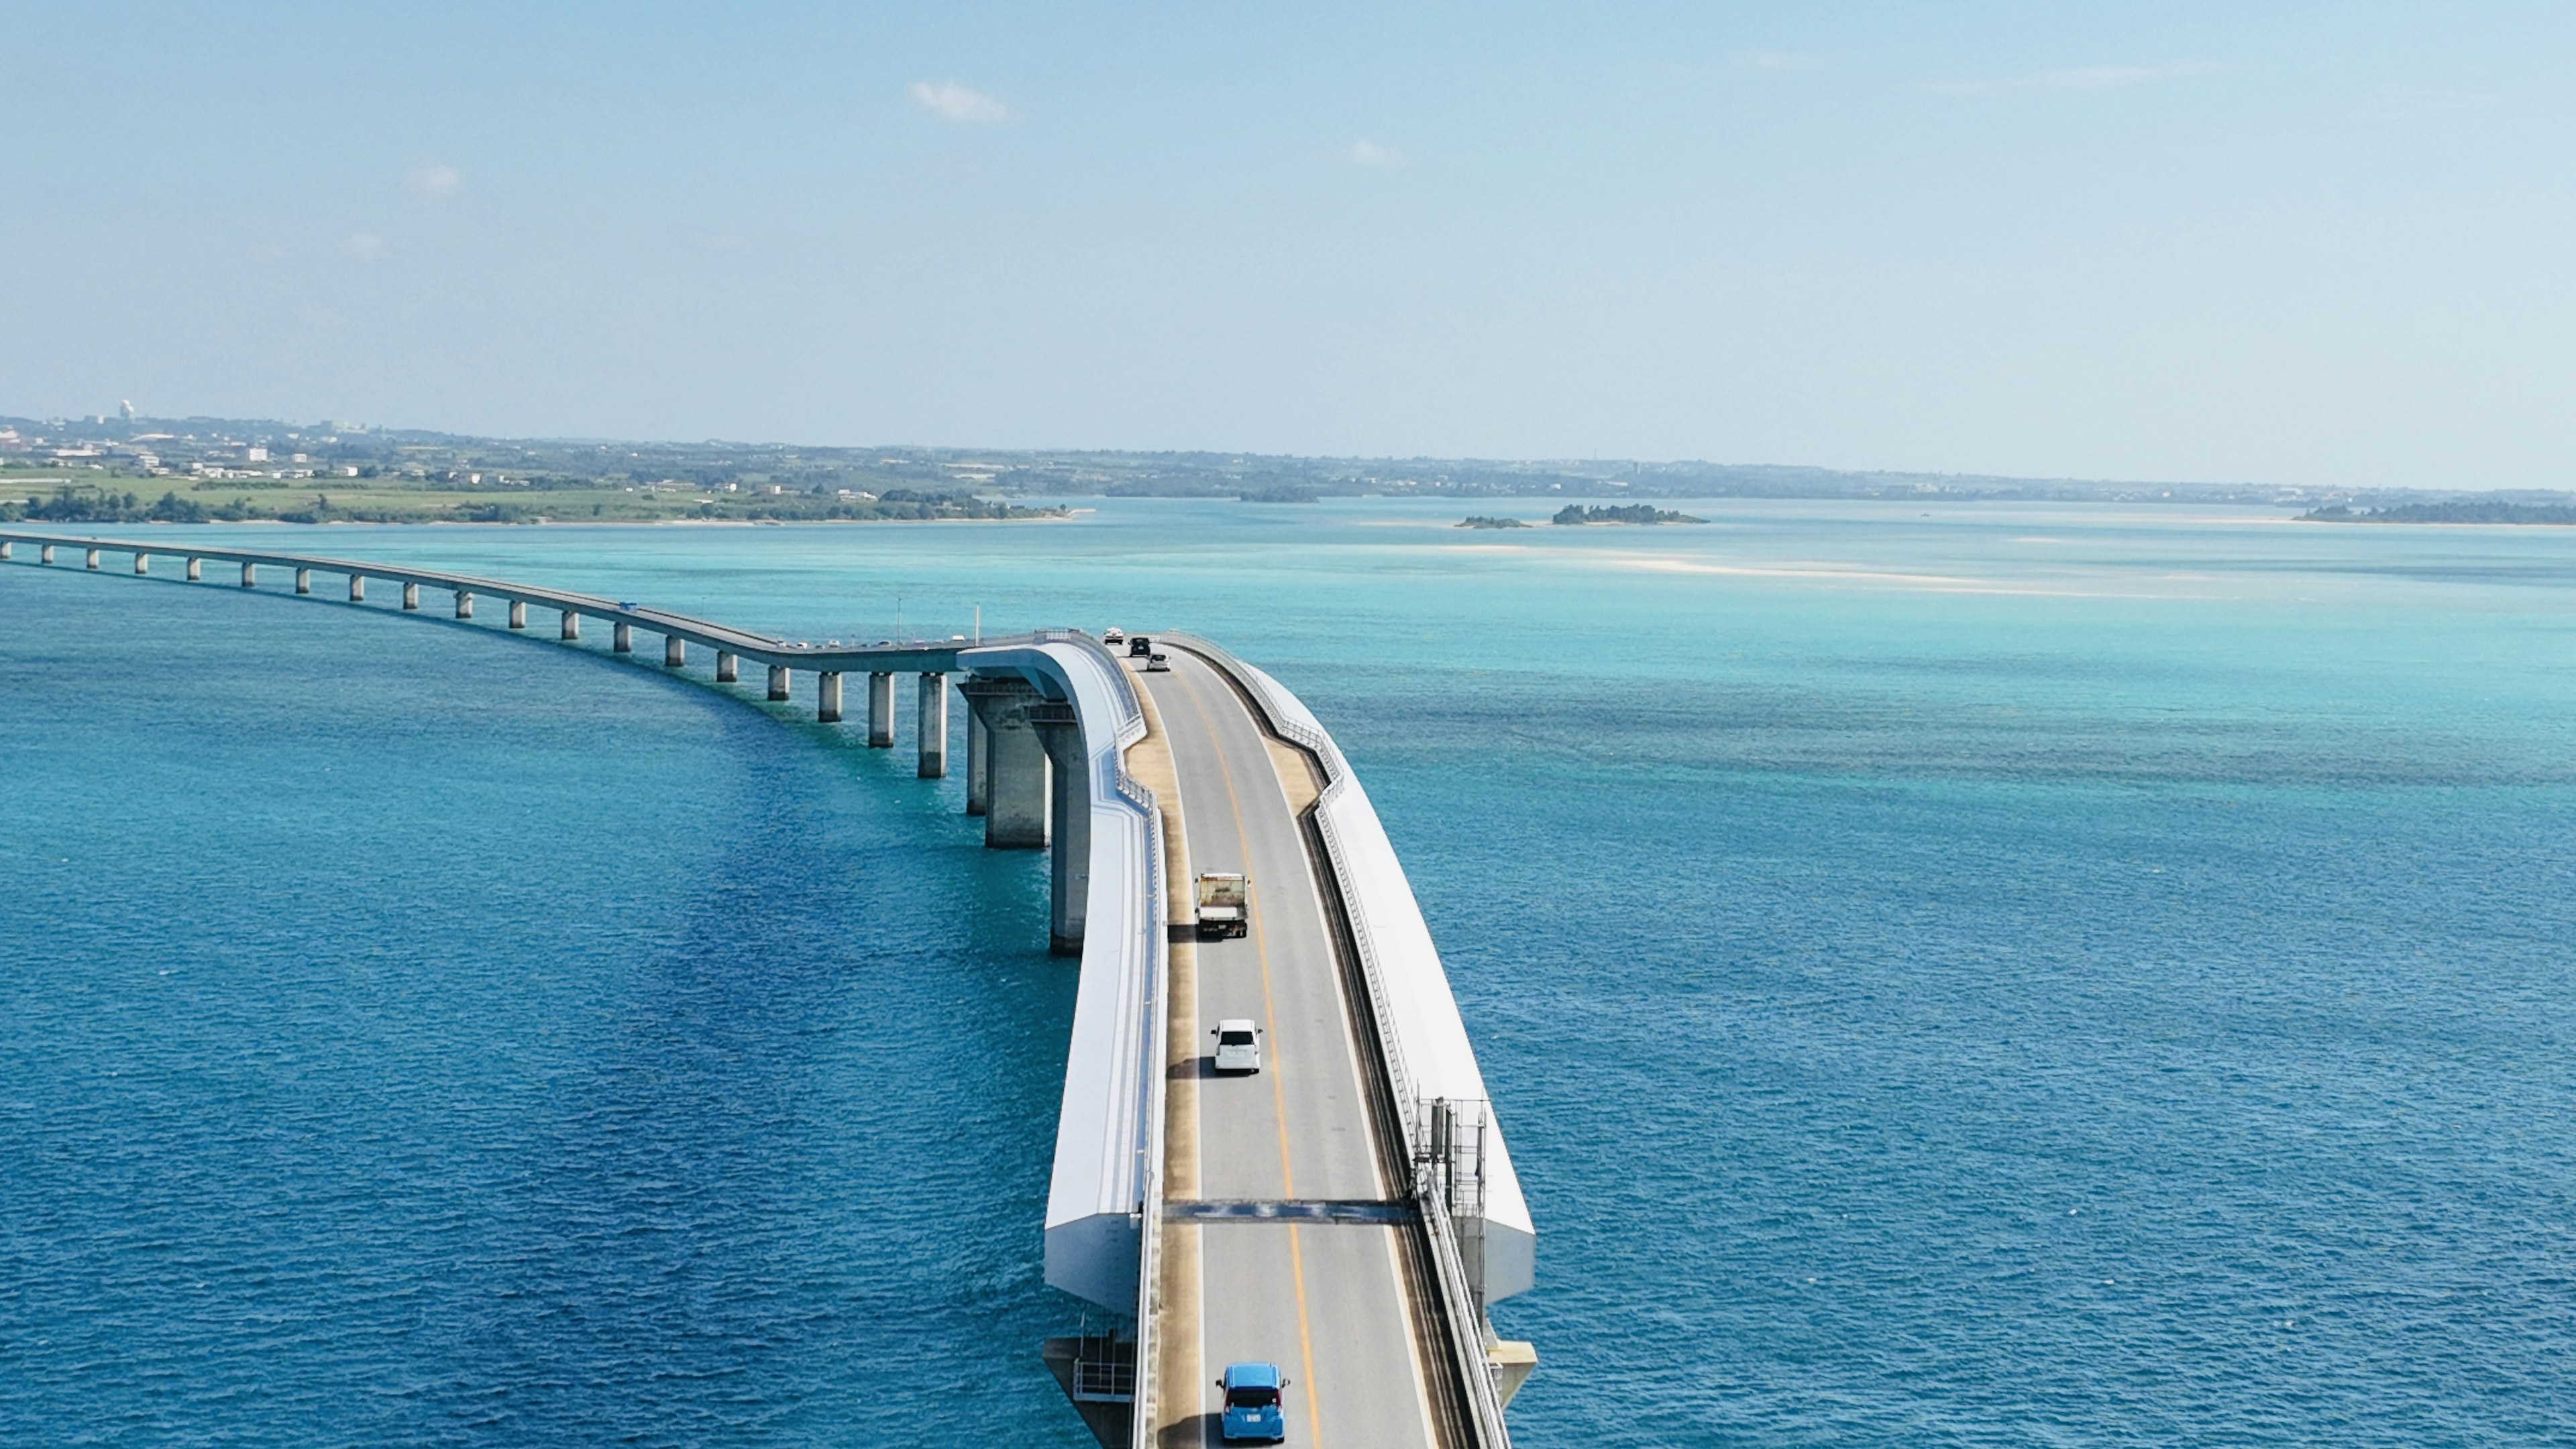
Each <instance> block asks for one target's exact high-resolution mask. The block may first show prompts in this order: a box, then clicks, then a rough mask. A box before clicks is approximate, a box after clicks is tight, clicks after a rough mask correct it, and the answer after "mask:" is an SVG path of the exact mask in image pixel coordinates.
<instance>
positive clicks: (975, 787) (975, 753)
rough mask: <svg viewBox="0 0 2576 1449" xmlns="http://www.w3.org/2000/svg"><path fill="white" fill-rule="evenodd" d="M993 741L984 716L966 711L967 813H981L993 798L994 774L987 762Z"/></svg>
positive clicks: (970, 710)
mask: <svg viewBox="0 0 2576 1449" xmlns="http://www.w3.org/2000/svg"><path fill="white" fill-rule="evenodd" d="M990 745H991V742H990V741H989V740H988V739H986V738H985V733H984V717H983V716H982V715H980V714H977V713H976V712H975V711H973V710H972V709H969V710H968V711H966V813H967V814H969V815H981V814H983V813H984V807H985V806H986V805H987V804H988V803H989V802H990V801H991V800H992V798H993V776H992V771H991V769H990V768H989V767H988V766H987V765H986V763H985V756H986V755H987V754H989V753H990Z"/></svg>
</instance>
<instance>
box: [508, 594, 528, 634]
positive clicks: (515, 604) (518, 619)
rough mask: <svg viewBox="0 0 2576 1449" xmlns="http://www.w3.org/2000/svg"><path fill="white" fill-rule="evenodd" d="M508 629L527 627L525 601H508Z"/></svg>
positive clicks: (526, 604) (526, 606) (526, 605)
mask: <svg viewBox="0 0 2576 1449" xmlns="http://www.w3.org/2000/svg"><path fill="white" fill-rule="evenodd" d="M510 627H511V628H513V629H524V628H526V627H528V601H527V600H525V599H512V600H511V601H510Z"/></svg>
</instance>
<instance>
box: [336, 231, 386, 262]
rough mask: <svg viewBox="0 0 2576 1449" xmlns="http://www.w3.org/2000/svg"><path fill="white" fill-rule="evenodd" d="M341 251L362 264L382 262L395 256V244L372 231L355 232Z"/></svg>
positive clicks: (342, 244) (341, 246) (350, 234)
mask: <svg viewBox="0 0 2576 1449" xmlns="http://www.w3.org/2000/svg"><path fill="white" fill-rule="evenodd" d="M340 250H341V251H342V252H344V253H346V254H348V255H350V256H353V257H356V258H357V259H358V260H359V261H362V262H381V261H383V260H384V259H385V258H387V257H389V256H392V255H393V254H394V244H393V243H392V242H389V241H387V240H385V239H384V238H383V237H381V236H378V235H377V234H376V233H374V232H371V231H353V232H351V233H349V239H348V240H347V241H344V242H342V243H340Z"/></svg>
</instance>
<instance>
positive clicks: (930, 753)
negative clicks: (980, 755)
mask: <svg viewBox="0 0 2576 1449" xmlns="http://www.w3.org/2000/svg"><path fill="white" fill-rule="evenodd" d="M912 733H913V744H914V745H915V747H916V748H918V749H919V750H920V752H921V767H920V770H919V771H918V775H919V778H921V779H924V780H937V779H940V778H942V777H944V776H946V775H947V773H948V676H947V675H945V674H924V675H922V676H921V700H920V707H919V709H918V710H916V711H915V713H914V715H913V731H912Z"/></svg>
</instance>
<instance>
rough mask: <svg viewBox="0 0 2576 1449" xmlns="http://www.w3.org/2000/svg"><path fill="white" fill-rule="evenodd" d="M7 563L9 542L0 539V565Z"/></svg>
mask: <svg viewBox="0 0 2576 1449" xmlns="http://www.w3.org/2000/svg"><path fill="white" fill-rule="evenodd" d="M8 561H9V540H7V539H5V538H0V563H7V562H8Z"/></svg>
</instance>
